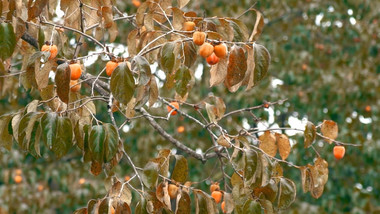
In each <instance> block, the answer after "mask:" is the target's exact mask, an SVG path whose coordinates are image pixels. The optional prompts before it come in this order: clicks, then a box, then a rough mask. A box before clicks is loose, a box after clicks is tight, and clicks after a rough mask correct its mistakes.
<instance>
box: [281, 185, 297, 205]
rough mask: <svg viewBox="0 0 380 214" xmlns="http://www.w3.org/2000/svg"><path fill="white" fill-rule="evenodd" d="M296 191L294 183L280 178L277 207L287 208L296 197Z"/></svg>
mask: <svg viewBox="0 0 380 214" xmlns="http://www.w3.org/2000/svg"><path fill="white" fill-rule="evenodd" d="M296 193H297V190H296V185H295V184H294V182H293V181H292V180H290V179H287V178H280V182H279V184H278V198H277V208H278V209H286V208H288V207H289V206H290V205H291V204H292V203H293V202H294V200H295V199H296Z"/></svg>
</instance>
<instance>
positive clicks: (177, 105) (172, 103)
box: [166, 102, 179, 115]
mask: <svg viewBox="0 0 380 214" xmlns="http://www.w3.org/2000/svg"><path fill="white" fill-rule="evenodd" d="M170 105H172V106H174V107H175V108H176V109H179V103H178V102H171V103H170ZM166 108H167V109H168V112H171V111H172V109H173V108H172V107H171V106H169V105H168V106H167V107H166ZM177 113H178V112H177V111H176V110H174V111H173V112H172V113H171V115H176V114H177Z"/></svg>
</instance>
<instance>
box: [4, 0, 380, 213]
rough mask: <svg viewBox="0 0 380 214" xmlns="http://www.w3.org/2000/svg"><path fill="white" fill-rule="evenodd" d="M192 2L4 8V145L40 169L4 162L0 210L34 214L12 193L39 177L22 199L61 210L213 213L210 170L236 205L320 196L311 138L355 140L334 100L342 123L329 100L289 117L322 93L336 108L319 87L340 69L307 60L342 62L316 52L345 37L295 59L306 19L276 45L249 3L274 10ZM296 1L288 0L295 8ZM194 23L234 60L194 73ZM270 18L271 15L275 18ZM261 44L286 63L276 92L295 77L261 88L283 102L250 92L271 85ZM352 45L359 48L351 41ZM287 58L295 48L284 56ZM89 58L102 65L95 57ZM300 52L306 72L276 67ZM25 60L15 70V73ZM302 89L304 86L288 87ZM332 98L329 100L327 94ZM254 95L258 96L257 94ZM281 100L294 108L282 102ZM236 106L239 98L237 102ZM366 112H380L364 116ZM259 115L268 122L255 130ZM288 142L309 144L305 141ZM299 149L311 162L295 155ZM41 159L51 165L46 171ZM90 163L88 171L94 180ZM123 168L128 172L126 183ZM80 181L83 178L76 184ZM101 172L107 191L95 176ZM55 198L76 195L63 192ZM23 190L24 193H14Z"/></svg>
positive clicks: (270, 208)
mask: <svg viewBox="0 0 380 214" xmlns="http://www.w3.org/2000/svg"><path fill="white" fill-rule="evenodd" d="M215 2H217V1H215ZM215 2H214V3H215ZM58 3H59V6H60V8H61V10H63V11H64V12H65V13H64V17H63V18H62V19H63V24H58V23H57V22H56V21H55V20H56V18H57V17H58V14H57V11H55V8H57V4H58ZM193 4H194V2H189V1H188V0H178V1H173V2H172V1H171V0H161V1H158V0H154V1H147V2H143V3H142V4H141V5H139V7H138V8H133V9H129V10H131V11H129V10H128V14H132V15H128V14H126V13H122V12H120V11H124V10H122V9H120V8H125V7H126V5H125V3H124V2H111V1H100V2H98V1H63V0H62V1H60V2H57V1H35V2H34V3H28V4H26V3H25V4H15V3H14V2H13V1H10V2H9V3H8V2H7V1H5V2H4V3H2V5H1V11H2V12H3V11H7V12H4V13H2V15H3V16H2V17H1V19H2V22H4V23H2V24H1V37H2V38H7V39H6V40H4V41H2V43H0V44H1V50H2V55H1V60H2V63H1V67H0V75H2V76H1V78H0V89H1V97H2V98H4V101H5V99H6V100H7V101H6V102H9V103H6V106H9V107H7V108H6V109H5V110H4V112H1V113H4V114H3V115H2V116H1V117H0V142H1V144H0V146H1V147H3V148H4V149H6V150H8V151H4V152H5V153H6V154H9V155H11V156H12V154H14V155H13V156H15V155H16V157H12V159H13V158H14V159H15V160H18V161H20V159H21V158H20V157H19V156H18V155H17V154H19V153H18V151H25V152H26V154H25V158H26V160H28V164H30V165H32V169H34V170H28V171H26V170H25V169H24V170H23V172H21V173H20V172H17V170H15V168H17V167H18V168H20V167H21V168H24V167H25V168H26V166H23V165H22V164H21V162H22V161H21V162H19V163H17V164H14V163H12V162H11V163H9V164H8V167H9V168H7V167H6V169H5V170H3V171H4V175H5V176H4V179H3V181H2V183H3V184H4V188H3V189H2V190H0V191H1V192H0V194H3V195H6V196H7V197H4V199H0V201H1V202H4V203H2V204H5V207H1V209H5V210H8V211H9V212H26V210H25V207H23V206H18V203H17V202H16V201H15V196H14V195H15V193H17V192H20V190H23V189H26V188H27V187H28V186H33V187H34V186H36V184H37V183H38V185H37V186H36V187H34V188H35V189H37V192H35V193H34V194H32V196H31V199H30V201H28V202H23V203H24V204H26V206H28V207H31V208H32V209H34V210H36V211H41V210H44V211H46V212H49V210H48V208H47V207H49V203H61V205H58V206H55V207H50V208H51V209H56V210H55V211H56V212H63V211H73V209H72V210H67V209H65V208H64V207H68V208H69V209H70V208H73V207H75V209H77V210H76V211H75V213H86V212H89V213H91V212H92V211H94V210H98V212H99V213H108V212H111V213H112V211H114V212H116V213H120V212H125V213H131V212H132V211H133V212H134V213H135V212H136V213H155V212H164V213H193V212H196V213H217V212H219V211H218V210H220V207H219V206H217V204H216V203H215V201H214V199H213V198H212V197H211V193H208V192H205V191H204V190H205V189H208V188H207V187H206V184H207V183H209V182H210V181H215V180H217V181H219V182H220V183H221V184H222V185H221V186H222V187H223V188H222V192H223V198H224V199H223V200H224V202H225V209H226V210H227V212H228V213H231V212H235V213H252V212H264V211H265V213H273V212H280V211H284V210H287V209H289V207H290V206H291V204H292V203H293V202H294V201H295V198H296V192H297V188H296V183H298V184H299V186H301V188H302V189H303V191H304V192H309V191H310V195H311V196H312V197H314V198H319V197H321V196H322V193H323V192H324V189H325V187H326V183H327V182H328V177H329V168H328V166H329V164H328V162H329V161H330V160H332V158H329V157H332V152H331V153H323V152H318V151H317V148H316V147H317V146H316V145H317V143H318V146H319V145H321V142H322V141H321V139H323V140H325V142H328V143H330V144H331V143H333V144H336V145H345V146H357V145H358V144H347V143H343V142H340V141H337V140H336V138H337V137H338V138H339V137H340V136H341V134H340V135H339V136H338V124H340V123H342V122H343V121H342V118H341V117H342V116H340V114H338V112H337V111H338V110H339V108H328V109H333V111H334V114H331V115H332V116H327V115H326V117H328V119H333V120H337V122H338V123H335V122H334V121H332V120H327V119H326V120H324V119H325V118H324V117H323V116H325V113H321V112H323V111H322V110H323V108H322V107H320V108H313V109H312V110H313V111H318V113H317V114H316V113H314V112H313V111H310V113H309V112H308V115H310V118H311V119H312V120H315V121H322V120H323V123H320V124H319V125H314V124H313V123H312V122H307V123H306V125H305V128H304V129H299V128H294V127H289V126H288V124H286V123H284V122H283V121H284V118H286V116H289V114H290V113H291V112H293V111H298V112H300V114H302V116H303V115H304V114H306V111H307V109H306V108H305V107H303V106H302V103H305V102H309V103H313V102H315V101H319V100H322V101H323V102H326V103H323V104H326V105H327V106H330V105H331V103H332V102H331V100H332V99H334V96H336V95H332V94H331V93H329V92H328V91H327V92H323V93H320V94H318V96H314V94H313V93H312V92H313V89H312V88H313V87H317V86H318V88H319V87H322V88H323V87H328V86H331V84H330V82H328V81H327V80H328V79H329V77H330V76H331V75H342V74H340V73H339V72H335V71H334V72H333V73H332V74H324V76H322V77H323V78H324V79H326V82H327V86H325V84H321V82H315V83H312V82H311V80H312V79H313V78H316V77H318V78H321V76H319V75H318V73H311V72H312V71H311V69H310V68H309V66H314V67H315V68H316V71H319V72H325V70H326V69H327V68H334V67H333V65H332V63H337V64H339V63H342V62H340V60H341V59H342V58H338V57H336V58H335V59H334V60H333V61H332V62H331V65H330V64H328V65H325V64H322V63H321V62H323V60H326V59H327V57H328V55H333V53H334V54H335V52H338V50H339V48H341V47H340V46H333V45H331V47H329V49H327V48H325V46H324V44H321V43H318V44H315V49H316V50H317V51H320V52H321V51H324V50H325V49H326V53H327V54H325V55H323V54H321V56H320V60H321V61H320V62H318V61H314V60H315V59H313V58H312V57H311V56H310V55H308V54H304V55H306V56H304V55H301V57H299V58H297V59H294V58H292V57H294V56H297V55H296V54H290V55H289V53H288V52H294V51H301V50H303V51H310V49H312V48H314V45H309V46H306V47H307V48H308V49H303V48H302V46H301V45H300V43H302V42H307V41H304V40H305V39H306V38H307V37H306V36H305V35H304V34H305V32H306V35H307V33H308V31H307V30H305V29H302V27H303V25H301V24H300V25H299V29H298V28H296V30H299V32H297V33H295V34H292V35H290V36H292V38H291V39H290V41H289V38H287V39H286V40H284V41H285V42H284V41H282V43H284V44H281V42H279V43H276V44H278V46H273V45H271V44H270V41H271V40H272V38H271V36H272V35H274V34H266V35H265V33H266V31H264V34H263V35H261V34H262V33H263V29H264V28H263V27H264V23H265V19H264V16H263V14H262V12H260V11H259V10H257V9H255V8H258V7H260V8H261V9H263V10H264V12H265V11H266V10H269V11H270V8H265V6H266V5H265V4H263V5H258V6H256V5H254V6H253V7H250V8H249V9H248V10H247V11H246V12H244V13H243V14H242V15H241V16H238V18H230V17H224V15H223V14H222V16H221V17H203V16H202V15H201V13H200V11H197V12H194V11H187V9H186V7H185V6H188V7H189V8H191V7H194V5H193ZM210 4H213V3H210ZM244 4H245V3H243V5H242V6H244ZM292 4H293V3H291V4H289V6H294V5H292ZM128 5H129V4H128ZM134 5H136V4H134ZM172 6H173V7H172ZM210 6H212V5H210ZM128 7H129V6H128ZM248 7H249V6H248ZM248 7H246V8H248ZM268 7H269V6H268ZM208 8H210V7H208ZM246 8H245V9H246ZM314 10H316V9H315V7H314V6H313V5H311V6H310V11H309V12H310V13H311V14H312V13H315V11H314ZM26 12H27V13H26ZM251 13H252V14H255V15H256V16H255V22H253V26H246V25H245V24H244V23H248V21H247V20H245V19H247V18H246V17H247V16H252V15H251ZM210 14H211V13H210ZM301 15H303V14H302V13H301ZM306 16H307V15H306ZM189 21H192V22H194V23H195V25H196V29H197V30H200V31H204V32H206V34H207V42H209V43H211V44H212V45H218V44H220V43H224V44H226V45H227V46H228V51H229V54H228V57H227V58H226V59H220V61H219V62H218V63H217V64H216V65H213V66H211V68H210V72H209V73H207V72H205V71H206V70H207V69H204V71H203V74H202V77H201V78H199V77H198V78H197V75H196V70H199V69H198V67H199V64H200V63H203V64H204V61H203V60H202V59H201V58H200V57H199V55H198V52H197V49H198V48H197V47H196V46H195V45H194V44H193V39H192V33H193V31H185V30H183V25H184V23H185V22H189ZM126 22H127V23H129V25H128V26H126V27H125V26H123V25H122V24H123V23H126ZM299 22H300V21H299ZM271 24H273V23H267V25H268V26H269V27H270V25H271ZM282 27H284V28H286V27H288V25H282ZM248 29H252V30H251V31H250V30H248ZM277 30H278V29H277ZM250 32H251V33H250ZM309 33H310V32H309ZM260 36H262V37H264V39H262V40H263V42H259V41H260V40H258V39H259V38H260ZM273 39H274V38H273ZM281 39H282V38H281ZM44 40H48V41H49V42H50V43H53V44H56V45H57V47H58V55H57V57H58V58H55V59H52V58H51V57H50V52H43V51H39V50H40V48H39V47H41V46H42V44H44V42H45V41H44ZM125 41H126V46H121V47H122V51H118V50H117V48H115V47H116V46H117V44H125ZM300 41H301V42H300ZM281 45H283V48H282V46H281ZM265 46H267V47H269V48H268V49H269V50H270V52H271V53H274V54H272V55H274V57H275V58H274V60H273V61H274V62H273V65H271V67H272V68H271V69H272V70H278V71H280V73H279V74H277V76H276V77H278V78H280V79H283V80H284V84H283V86H281V88H285V87H286V86H289V87H294V90H289V91H290V93H289V94H282V93H279V92H278V91H277V92H276V90H281V88H277V89H273V91H274V92H276V93H273V94H271V95H269V96H268V97H267V98H268V100H277V101H273V102H266V101H264V99H263V95H262V94H257V95H256V96H254V93H256V91H262V89H263V88H265V87H268V81H267V79H268V78H267V76H268V69H269V64H270V61H271V56H270V53H269V51H268V50H267V48H265ZM322 47H323V48H322ZM344 47H345V46H343V48H344ZM334 48H336V49H334ZM348 48H349V47H348ZM349 49H350V48H349ZM312 51H314V49H313V50H312ZM347 54H348V55H350V54H351V55H352V54H353V53H350V50H349V51H348V53H347ZM285 55H289V56H291V57H288V58H284V56H285ZM376 55H377V54H375V56H376ZM21 56H22V57H21ZM94 56H95V58H96V60H97V61H96V63H94V64H90V63H88V62H89V61H90V59H91V58H92V57H94ZM98 56H101V59H102V60H99V57H98ZM280 57H283V58H280ZM343 59H344V60H345V61H344V62H343V63H342V64H343V66H341V67H338V68H344V67H345V66H350V64H349V62H347V60H348V59H347V57H346V56H343ZM109 60H114V61H116V62H118V67H117V68H116V69H115V70H114V71H113V72H112V75H111V77H110V78H109V77H107V76H106V75H105V74H104V73H105V72H104V71H105V69H104V66H105V62H104V61H109ZM300 60H303V65H304V64H305V66H306V67H305V66H303V65H302V67H303V68H302V71H303V72H309V73H310V74H309V73H308V74H309V75H306V76H308V77H306V81H303V82H302V81H301V80H302V79H301V76H305V75H296V74H297V73H296V72H295V73H292V72H285V71H286V70H285V69H283V68H281V66H288V67H290V68H292V67H296V66H298V67H299V64H300V63H301V62H302V61H300ZM78 62H79V63H80V64H81V66H82V70H83V71H84V72H83V73H82V75H81V81H80V84H82V83H83V85H84V87H82V89H81V90H80V92H73V91H70V73H71V71H70V66H69V64H72V63H78ZM279 62H281V65H280V63H279ZM152 65H157V66H158V68H157V69H154V67H155V66H152ZM17 69H18V70H19V71H15V70H17ZM7 72H8V73H7ZM49 75H52V76H54V78H49ZM349 78H351V80H352V78H353V77H349ZM330 79H331V78H330ZM375 79H376V78H375ZM324 82H325V81H322V83H324ZM222 83H224V84H222ZM314 84H315V85H314ZM317 84H319V85H317ZM342 84H343V83H342ZM293 85H295V86H293ZM336 85H338V84H336ZM209 86H211V87H212V88H208V87H209ZM255 86H256V88H255V89H252V87H255ZM296 87H299V88H296ZM331 87H332V86H331ZM334 87H339V86H334ZM330 90H333V89H330ZM373 90H374V89H371V90H370V92H368V93H369V96H372V97H374V96H375V95H371V93H376V92H375V91H373ZM295 91H297V92H298V94H297V95H296V96H295V97H293V96H294V92H295ZM209 92H212V93H209ZM359 92H360V91H359ZM231 93H234V94H231ZM356 93H358V92H357V91H356ZM305 94H306V95H305ZM343 94H344V93H343ZM227 95H228V96H227ZM286 96H289V97H286ZM324 96H327V100H325V99H321V97H324ZM168 97H174V99H173V98H168ZM250 97H255V100H254V101H253V102H250V101H249V100H250ZM20 98H23V99H20ZM284 98H288V100H289V101H287V100H286V99H285V100H284ZM251 99H252V98H251ZM318 99H319V100H318ZM172 101H177V102H179V103H180V107H177V108H176V107H175V106H173V105H171V104H170V102H172ZM234 101H235V102H234ZM15 102H18V105H19V106H21V107H18V108H19V110H17V111H15V110H14V109H13V110H11V109H9V108H10V106H11V104H12V103H15ZM284 103H285V107H286V108H287V109H283V108H282V107H281V105H282V104H284ZM288 104H292V106H290V107H289V105H288ZM345 104H346V102H343V103H342V104H339V105H345ZM247 105H248V106H247ZM166 106H169V107H170V108H168V109H173V108H174V109H175V111H177V112H178V115H177V116H174V114H172V111H174V109H173V110H171V111H169V112H167V111H166ZM300 106H301V107H300ZM234 107H238V108H236V110H229V109H233V108H234ZM298 107H300V108H299V110H298V109H296V108H298ZM345 107H346V106H345ZM268 108H269V110H272V109H274V108H279V109H281V110H282V111H283V112H284V113H279V114H280V115H279V118H282V122H281V121H280V122H279V124H281V127H279V126H274V122H271V123H273V124H269V123H268V122H267V121H266V119H268V118H261V117H262V116H263V112H264V111H263V110H268ZM227 109H228V110H229V111H227ZM321 109H322V110H321ZM2 111H3V110H2ZM348 111H349V110H348ZM371 111H376V112H377V111H378V109H375V108H373V110H371V109H370V110H369V111H367V113H368V112H371ZM351 112H352V111H351ZM276 114H277V113H276ZM264 117H265V116H264ZM314 117H315V119H314ZM242 120H243V121H244V120H249V121H250V122H249V123H250V125H251V126H250V127H246V126H243V125H242ZM180 124H181V125H184V127H185V134H180V133H175V132H174V131H173V130H175V128H176V127H178V126H179V125H180ZM259 124H267V125H266V127H265V128H260V127H258V126H259ZM149 126H150V127H151V128H150V127H149ZM128 129H130V130H128ZM125 130H127V131H125ZM287 131H297V132H299V133H301V134H302V133H303V134H304V140H303V141H299V139H298V137H295V139H291V138H289V137H288V136H287ZM339 132H341V131H340V129H339ZM343 133H344V135H345V134H347V131H344V132H343ZM372 133H374V134H375V133H376V132H372ZM159 135H161V137H159ZM342 138H344V137H342ZM355 139H356V138H355ZM294 140H297V141H298V142H304V145H302V146H301V148H298V147H297V145H298V144H296V143H294V142H295V141H294ZM169 143H170V144H171V145H170V144H169ZM361 143H363V141H361ZM300 144H302V143H300ZM322 145H323V144H322ZM15 150H16V151H15ZM305 151H306V152H307V154H308V158H307V163H303V162H305V161H304V160H303V159H302V158H300V156H299V154H304V153H305ZM314 151H315V152H314ZM310 153H312V155H311V154H310ZM139 154H146V155H139ZM277 154H278V155H277ZM154 156H155V158H152V157H154ZM278 156H279V157H281V159H279V158H277V157H278ZM292 156H293V157H292ZM4 157H5V156H4ZM287 159H290V161H288V160H287ZM313 159H314V160H313ZM29 162H30V163H29ZM202 163H203V164H204V165H202ZM311 163H313V165H312V164H311ZM40 164H44V165H46V164H53V165H55V167H50V168H41V165H40ZM74 166H75V169H74ZM140 166H141V167H140ZM142 166H144V167H142ZM283 167H284V168H287V167H291V169H290V171H293V173H294V171H295V174H297V175H298V178H294V177H295V176H294V174H291V173H289V174H288V173H284V172H286V171H287V170H285V169H283ZM65 169H66V170H65ZM78 169H79V170H78ZM83 169H89V170H90V172H91V173H92V174H93V176H90V175H87V174H86V172H84V171H83ZM205 169H206V170H205ZM207 169H208V170H207ZM49 170H51V171H49ZM45 171H47V172H45ZM213 172H214V173H213ZM71 173H72V174H71ZM125 173H127V174H128V175H130V177H129V178H128V179H121V178H122V177H123V175H124V174H125ZM205 173H206V175H205ZM19 174H21V175H23V177H25V178H27V179H25V181H23V182H21V183H18V182H16V181H15V179H14V176H15V175H19ZM41 176H46V177H45V178H44V177H41ZM95 176H99V177H101V178H100V179H99V178H97V177H95ZM285 176H287V177H285ZM79 177H86V179H85V180H79V181H76V180H75V179H77V178H79ZM103 178H104V182H103V183H104V185H105V189H103V188H99V186H98V185H96V184H99V183H100V181H101V180H102V179H103ZM2 183H0V187H1V184H2ZM169 184H171V185H176V186H177V187H179V189H178V192H177V197H176V198H173V197H170V196H169V192H168V186H169ZM327 188H329V187H328V186H327ZM17 190H18V191H17ZM54 191H56V194H57V195H54V194H53V193H54ZM40 195H41V196H40ZM60 197H68V198H70V199H69V200H63V201H60V200H59V198H60ZM91 197H92V198H96V199H91ZM24 198H25V199H24ZM78 199H80V200H78ZM90 199H91V200H90ZM25 200H28V197H27V196H22V197H21V199H20V201H25ZM33 201H38V202H39V203H32V202H33ZM78 205H79V206H81V207H85V208H79V206H78ZM369 209H373V208H369ZM0 211H1V210H0Z"/></svg>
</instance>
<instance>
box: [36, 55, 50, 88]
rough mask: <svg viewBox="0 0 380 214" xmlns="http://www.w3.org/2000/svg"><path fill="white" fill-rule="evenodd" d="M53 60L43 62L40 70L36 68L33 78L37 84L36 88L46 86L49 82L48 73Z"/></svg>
mask: <svg viewBox="0 0 380 214" xmlns="http://www.w3.org/2000/svg"><path fill="white" fill-rule="evenodd" d="M54 65H55V62H54V61H53V60H49V61H47V62H46V63H45V64H44V67H42V69H40V70H36V73H35V78H36V82H37V85H38V89H43V88H46V87H47V85H48V83H49V73H50V71H51V69H52V68H53V66H54Z"/></svg>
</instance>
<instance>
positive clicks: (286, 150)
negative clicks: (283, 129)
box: [276, 133, 291, 160]
mask: <svg viewBox="0 0 380 214" xmlns="http://www.w3.org/2000/svg"><path fill="white" fill-rule="evenodd" d="M276 140H277V146H278V152H279V153H280V156H281V158H282V160H285V159H286V158H287V157H288V156H289V154H290V149H291V147H290V142H289V138H288V136H286V135H284V134H278V133H276Z"/></svg>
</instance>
